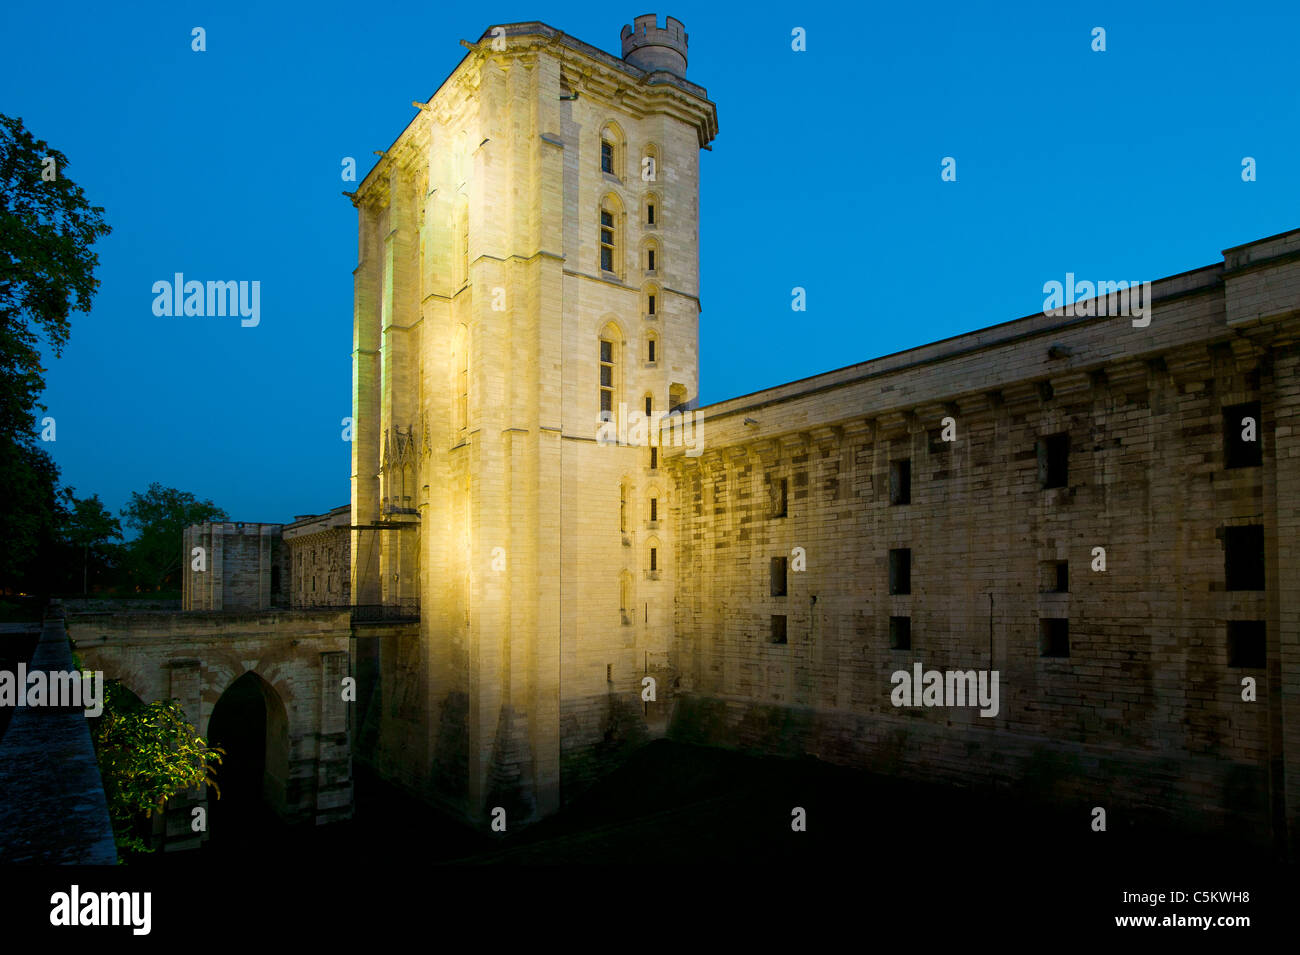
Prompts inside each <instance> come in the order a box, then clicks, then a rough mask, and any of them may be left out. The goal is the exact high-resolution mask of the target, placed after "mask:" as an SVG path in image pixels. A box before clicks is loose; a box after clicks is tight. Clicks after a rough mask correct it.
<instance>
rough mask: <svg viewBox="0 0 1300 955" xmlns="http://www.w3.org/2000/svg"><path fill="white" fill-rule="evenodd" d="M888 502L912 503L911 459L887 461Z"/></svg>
mask: <svg viewBox="0 0 1300 955" xmlns="http://www.w3.org/2000/svg"><path fill="white" fill-rule="evenodd" d="M889 503H890V504H911V503H912V459H911V458H903V459H902V460H900V461H890V462H889Z"/></svg>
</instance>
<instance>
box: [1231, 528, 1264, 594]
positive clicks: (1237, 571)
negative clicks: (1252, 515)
mask: <svg viewBox="0 0 1300 955" xmlns="http://www.w3.org/2000/svg"><path fill="white" fill-rule="evenodd" d="M1223 577H1224V580H1225V581H1226V584H1227V589H1228V590H1263V589H1264V525H1262V524H1247V525H1246V526H1245V527H1225V528H1224V529H1223Z"/></svg>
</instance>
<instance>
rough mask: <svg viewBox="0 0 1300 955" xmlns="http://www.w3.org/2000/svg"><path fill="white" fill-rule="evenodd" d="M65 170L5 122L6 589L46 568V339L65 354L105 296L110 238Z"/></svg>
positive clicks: (1, 563) (0, 383)
mask: <svg viewBox="0 0 1300 955" xmlns="http://www.w3.org/2000/svg"><path fill="white" fill-rule="evenodd" d="M47 158H48V159H52V160H53V163H52V164H50V163H47V162H46V159H47ZM67 165H68V159H67V157H66V156H64V155H63V153H61V152H59V151H58V150H57V149H54V148H52V147H51V146H50V145H49V144H48V143H46V142H45V141H44V140H40V139H37V138H36V137H35V136H33V135H32V134H31V133H30V132H28V131H27V130H26V129H25V128H24V127H23V122H22V120H21V119H14V118H12V117H9V116H5V115H3V114H0V487H3V488H4V489H5V491H6V493H5V494H0V539H3V540H4V542H5V546H4V547H3V548H0V586H15V585H19V586H21V585H23V584H28V585H30V584H31V583H32V578H33V576H34V573H33V570H32V568H33V567H34V566H36V567H39V566H48V563H47V562H48V560H49V557H50V548H51V547H52V545H53V540H54V536H55V533H56V528H55V523H56V520H55V515H56V513H57V507H56V505H55V502H54V488H55V484H56V482H57V480H58V469H57V468H56V467H55V466H54V462H53V461H52V460H50V458H49V455H48V454H46V453H45V452H44V451H43V450H41V449H40V448H39V446H38V445H37V443H36V428H35V413H36V411H37V409H41V410H43V407H42V405H41V404H40V401H39V399H40V394H41V391H42V390H44V388H45V379H44V377H43V376H44V372H45V369H44V368H43V367H41V352H40V347H41V338H42V335H43V336H44V339H45V340H46V341H48V343H49V346H50V350H51V352H52V353H53V354H54V355H55V356H56V357H57V356H58V355H59V354H61V353H62V350H63V346H64V345H65V344H66V343H67V341H68V336H69V333H70V326H69V322H68V316H69V314H70V313H71V312H72V311H74V310H77V311H88V310H89V309H90V304H91V302H92V300H93V299H94V295H95V290H96V289H97V288H98V286H99V281H98V280H97V279H96V278H95V276H94V272H95V267H96V266H97V265H98V264H99V258H98V256H96V255H95V253H94V252H92V251H91V250H90V247H91V246H92V245H93V244H94V242H95V241H96V240H97V239H99V238H100V237H102V236H105V235H108V233H109V232H110V231H111V230H110V229H109V227H108V226H107V225H106V224H105V223H104V219H103V216H102V213H103V211H104V210H103V209H102V208H100V207H98V206H92V205H90V203H89V202H88V201H87V199H86V196H85V194H84V193H83V192H82V190H81V187H80V186H78V185H77V184H76V183H75V182H73V181H72V180H71V179H69V178H68V177H67V173H66V167H67ZM46 170H50V173H47V175H51V174H52V178H47V177H46V176H43V175H42V173H43V172H45V171H46ZM41 583H43V582H41ZM39 585H40V584H38V586H39Z"/></svg>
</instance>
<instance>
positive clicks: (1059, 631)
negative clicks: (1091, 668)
mask: <svg viewBox="0 0 1300 955" xmlns="http://www.w3.org/2000/svg"><path fill="white" fill-rule="evenodd" d="M1038 655H1039V656H1041V657H1068V656H1069V655H1070V621H1069V620H1067V619H1066V618H1064V617H1044V618H1043V619H1041V620H1039V621H1038Z"/></svg>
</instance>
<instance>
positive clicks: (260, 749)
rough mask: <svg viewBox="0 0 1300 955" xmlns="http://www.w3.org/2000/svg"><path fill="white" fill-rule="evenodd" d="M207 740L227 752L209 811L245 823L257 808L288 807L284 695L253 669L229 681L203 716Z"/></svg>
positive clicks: (280, 813)
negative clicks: (218, 797) (205, 715)
mask: <svg viewBox="0 0 1300 955" xmlns="http://www.w3.org/2000/svg"><path fill="white" fill-rule="evenodd" d="M207 734H208V735H207V739H208V743H209V744H210V745H212V746H220V747H221V748H222V749H224V750H225V751H226V754H225V756H224V757H223V759H222V762H221V765H220V767H219V768H218V770H217V785H218V786H219V787H220V789H221V798H220V799H219V800H210V802H209V805H210V806H212V809H213V813H214V816H227V817H229V818H232V819H235V818H238V819H240V820H242V821H244V822H247V821H249V820H250V819H251V818H252V817H254V816H256V815H257V812H258V807H259V806H264V807H266V808H268V809H270V810H272V811H273V812H274V813H275V815H276V816H279V817H283V816H284V815H285V813H286V810H287V807H288V786H289V717H288V711H287V709H286V708H285V705H284V700H283V699H282V697H281V695H280V694H279V693H278V692H277V691H276V689H275V687H273V686H272V685H271V684H270V683H268V682H267V681H266V680H265V679H264V678H263V677H262V676H261V675H260V674H259V673H257V672H256V671H254V670H246V671H245V672H244V673H243V674H242V675H241V676H239V677H236V678H235V679H233V680H231V681H230V683H229V684H228V685H227V686H226V688H225V689H224V690H223V691H222V693H221V696H220V697H219V698H218V699H217V702H216V703H215V704H214V705H213V707H212V713H211V715H210V716H209V717H208V730H207Z"/></svg>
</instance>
